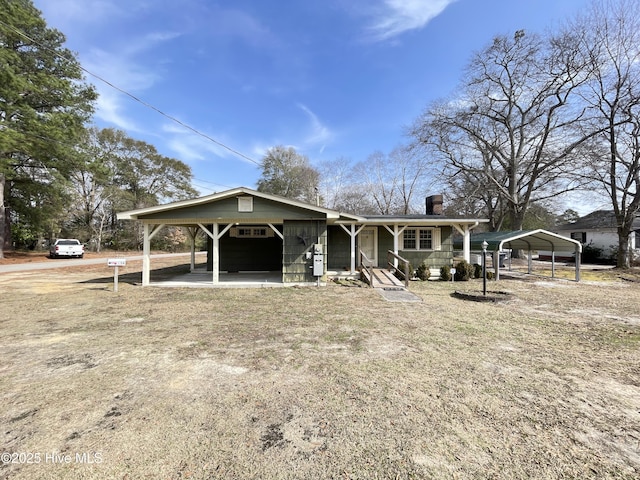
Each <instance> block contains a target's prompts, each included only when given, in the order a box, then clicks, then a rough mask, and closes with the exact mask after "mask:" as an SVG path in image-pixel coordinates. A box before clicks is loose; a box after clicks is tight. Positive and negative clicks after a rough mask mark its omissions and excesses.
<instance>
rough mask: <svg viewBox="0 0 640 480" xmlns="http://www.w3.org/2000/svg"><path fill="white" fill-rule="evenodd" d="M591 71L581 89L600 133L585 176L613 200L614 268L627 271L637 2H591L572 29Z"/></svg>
mask: <svg viewBox="0 0 640 480" xmlns="http://www.w3.org/2000/svg"><path fill="white" fill-rule="evenodd" d="M570 28H571V31H572V34H573V35H574V36H575V37H579V38H581V39H582V42H581V43H580V47H581V49H582V54H583V55H584V58H585V59H586V60H588V62H589V65H590V67H591V81H590V82H589V83H588V84H587V85H586V88H584V89H582V92H583V99H584V102H585V103H586V104H587V105H588V106H589V108H590V109H591V110H592V111H593V112H595V116H594V118H591V119H590V120H591V121H590V122H585V125H584V128H585V129H586V130H587V131H589V132H597V133H599V134H598V135H597V136H596V137H594V138H593V141H592V142H591V144H590V145H589V147H590V148H589V149H588V150H586V152H587V154H588V155H589V157H588V158H589V163H588V167H589V169H588V175H589V176H590V177H591V178H594V179H595V180H596V181H597V182H598V183H599V184H600V185H601V187H602V188H603V189H604V191H605V192H606V194H607V196H608V197H609V198H610V200H611V205H612V207H613V211H614V214H615V218H616V222H617V227H618V253H617V266H618V267H620V268H629V267H630V265H631V252H630V251H629V237H630V235H631V233H632V224H633V221H634V219H635V218H636V216H637V215H638V212H639V211H640V2H638V1H637V0H622V1H619V2H606V1H602V2H597V3H593V4H592V7H591V10H590V11H589V12H588V13H587V15H585V16H583V17H580V18H578V19H577V20H576V21H575V22H574V23H573V24H572V25H571V26H570Z"/></svg>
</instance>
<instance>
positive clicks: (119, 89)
mask: <svg viewBox="0 0 640 480" xmlns="http://www.w3.org/2000/svg"><path fill="white" fill-rule="evenodd" d="M0 25H3V26H5V27H7V28H9V29H10V30H12V31H13V32H15V33H17V34H18V35H20V36H22V37H24V38H26V39H27V40H29V41H30V42H31V43H33V44H35V45H38V46H39V47H40V48H42V49H44V50H47V51H49V52H51V53H53V54H54V55H55V56H57V57H59V58H62V59H63V60H67V61H69V60H70V59H69V58H67V57H65V56H64V55H62V54H61V53H59V52H57V51H55V50H54V49H52V48H49V47H47V46H46V45H42V44H41V43H40V42H38V41H36V40H34V39H33V38H31V37H30V36H29V35H27V34H26V33H24V32H23V31H22V30H20V29H18V28H16V27H14V26H13V25H9V24H7V23H5V22H3V21H2V20H0ZM78 66H79V67H80V69H81V70H82V71H83V72H85V73H88V74H89V75H91V76H92V77H94V78H97V79H98V80H100V81H101V82H103V83H105V84H107V85H108V86H110V87H111V88H113V89H114V90H117V91H118V92H120V93H122V94H124V95H127V96H128V97H130V98H131V99H133V100H134V101H136V102H138V103H140V104H141V105H144V106H145V107H147V108H149V109H151V110H153V111H155V112H157V113H159V114H160V115H162V116H163V117H165V118H168V119H169V120H171V121H172V122H175V123H177V124H178V125H180V126H182V127H184V128H186V129H187V130H190V131H192V132H193V133H195V134H196V135H199V136H201V137H203V138H205V139H207V140H209V141H210V142H213V143H215V144H216V145H218V146H220V147H222V148H224V149H226V150H228V151H229V152H231V153H233V154H234V155H236V156H238V157H240V158H244V159H245V160H248V161H250V162H252V163H255V164H256V165H258V166H260V162H258V161H256V160H254V159H253V158H251V157H249V156H247V155H245V154H244V153H241V152H239V151H238V150H235V149H233V148H231V147H229V146H227V145H225V144H224V143H222V142H219V141H218V140H216V139H215V138H212V137H210V136H209V135H207V134H206V133H202V132H201V131H199V130H197V129H195V128H193V127H192V126H190V125H188V124H186V123H184V122H183V121H181V120H178V119H177V118H175V117H173V116H171V115H169V114H167V113H164V112H163V111H162V110H160V109H159V108H157V107H155V106H153V105H151V104H150V103H148V102H145V101H144V100H142V99H140V98H138V97H136V96H135V95H133V94H132V93H129V92H127V91H126V90H124V89H123V88H120V87H118V86H117V85H114V84H113V83H111V82H110V81H108V80H106V79H105V78H103V77H101V76H100V75H97V74H95V73H93V72H91V71H89V70H87V69H86V68H84V67H83V66H82V65H81V64H80V63H79V62H78Z"/></svg>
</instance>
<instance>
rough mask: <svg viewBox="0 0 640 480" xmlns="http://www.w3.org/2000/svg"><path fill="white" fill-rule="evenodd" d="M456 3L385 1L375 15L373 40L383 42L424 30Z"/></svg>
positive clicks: (372, 28)
mask: <svg viewBox="0 0 640 480" xmlns="http://www.w3.org/2000/svg"><path fill="white" fill-rule="evenodd" d="M456 1H457V0H384V6H383V7H381V8H380V9H379V10H378V11H377V12H376V14H375V15H374V17H375V18H374V21H373V24H372V25H371V26H370V27H369V32H370V34H371V36H372V38H373V40H377V41H381V40H387V39H390V38H393V37H396V36H398V35H400V34H402V33H404V32H407V31H409V30H414V29H417V28H422V27H424V26H425V25H426V24H427V23H429V21H431V20H432V19H434V18H435V17H437V16H438V15H440V14H441V13H442V12H443V11H444V10H445V8H447V7H448V6H449V5H451V4H452V3H454V2H456Z"/></svg>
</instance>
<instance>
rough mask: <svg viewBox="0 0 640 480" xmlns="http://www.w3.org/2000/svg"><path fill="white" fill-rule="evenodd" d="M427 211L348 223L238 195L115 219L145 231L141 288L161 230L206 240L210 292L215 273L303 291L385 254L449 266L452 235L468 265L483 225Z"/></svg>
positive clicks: (329, 213)
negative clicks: (267, 274)
mask: <svg viewBox="0 0 640 480" xmlns="http://www.w3.org/2000/svg"><path fill="white" fill-rule="evenodd" d="M426 204H427V208H429V211H425V214H424V215H353V214H347V213H341V212H339V211H336V210H332V209H329V208H324V207H321V206H317V205H311V204H308V203H304V202H300V201H297V200H292V199H289V198H284V197H280V196H277V195H271V194H267V193H263V192H258V191H256V190H252V189H249V188H245V187H239V188H234V189H231V190H226V191H224V192H220V193H215V194H212V195H208V196H204V197H200V198H194V199H191V200H184V201H179V202H174V203H169V204H166V205H158V206H154V207H148V208H142V209H139V210H132V211H127V212H121V213H118V219H119V220H134V221H138V222H141V223H142V225H143V231H144V243H143V271H142V284H143V285H149V275H150V274H149V272H150V262H151V257H150V240H151V238H153V236H154V235H155V234H157V232H158V231H159V230H160V228H162V227H163V226H165V225H172V226H180V227H184V228H186V229H187V231H188V232H189V235H190V236H191V238H192V239H195V235H196V234H197V232H198V231H202V232H204V233H205V234H206V236H207V238H208V246H207V270H208V271H210V272H211V281H212V283H213V284H217V283H219V282H220V274H221V273H225V272H245V271H247V272H250V271H277V272H281V278H282V283H284V284H301V283H302V284H304V283H315V282H318V281H320V280H323V281H325V280H326V278H327V276H330V275H332V274H336V275H339V274H343V275H356V274H358V272H359V267H360V265H361V263H362V262H363V261H366V262H369V263H368V264H371V265H373V266H380V267H385V266H386V265H387V252H388V251H392V252H394V253H396V254H398V255H400V256H402V257H403V258H405V259H407V260H408V261H409V262H411V264H412V265H413V266H414V267H417V266H418V265H419V264H420V263H422V262H426V264H427V265H428V266H429V267H430V268H431V269H434V270H439V269H440V267H441V266H443V265H449V266H451V265H452V264H453V235H454V232H458V233H459V234H460V235H462V237H463V256H464V258H465V259H466V260H467V261H469V259H470V247H469V238H470V232H471V230H472V229H473V228H474V227H476V226H477V225H478V224H480V223H485V222H488V220H485V219H471V218H447V217H445V216H444V215H443V214H442V196H441V195H435V196H432V197H429V198H427V201H426ZM193 245H194V242H193V241H192V268H193V265H194V260H193V259H194V247H193ZM363 259H366V260H363Z"/></svg>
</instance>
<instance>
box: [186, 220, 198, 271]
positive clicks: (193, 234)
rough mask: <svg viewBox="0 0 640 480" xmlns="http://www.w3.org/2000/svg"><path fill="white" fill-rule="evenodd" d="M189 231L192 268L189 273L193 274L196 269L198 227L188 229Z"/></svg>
mask: <svg viewBox="0 0 640 480" xmlns="http://www.w3.org/2000/svg"><path fill="white" fill-rule="evenodd" d="M187 231H188V232H189V238H190V239H191V266H190V267H189V271H190V272H191V273H193V272H194V271H195V269H196V235H197V234H198V227H187Z"/></svg>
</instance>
